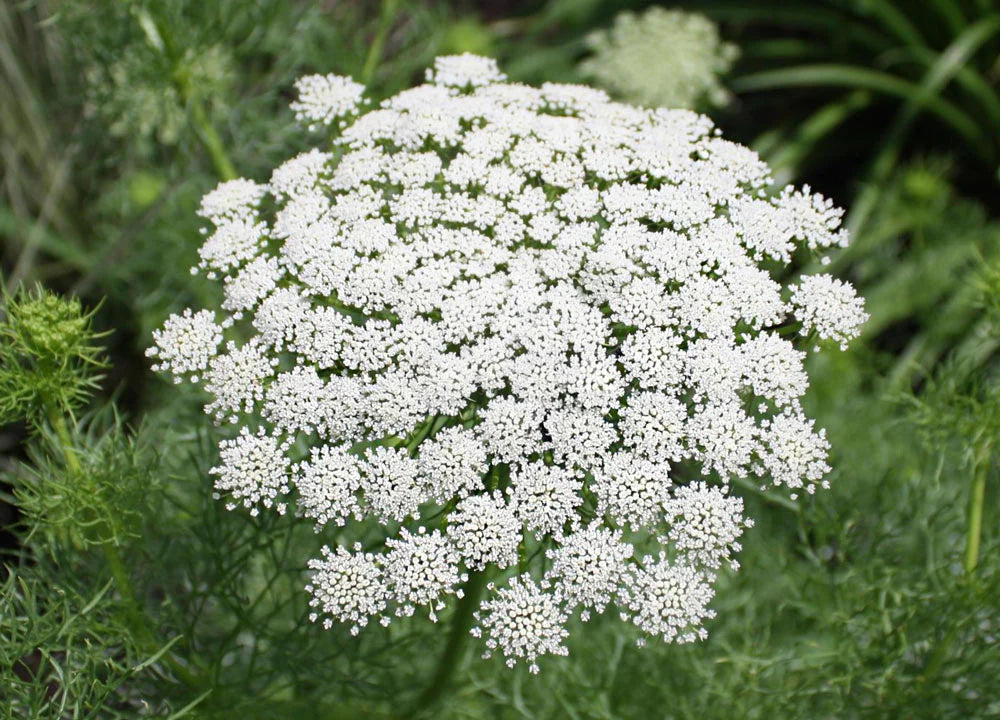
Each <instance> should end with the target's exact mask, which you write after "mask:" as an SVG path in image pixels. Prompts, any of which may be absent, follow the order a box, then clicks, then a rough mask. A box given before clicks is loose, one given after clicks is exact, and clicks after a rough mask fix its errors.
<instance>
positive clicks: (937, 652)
mask: <svg viewBox="0 0 1000 720" xmlns="http://www.w3.org/2000/svg"><path fill="white" fill-rule="evenodd" d="M989 460H990V452H989V448H988V447H987V448H984V449H982V450H981V451H980V452H978V453H977V454H976V464H975V467H974V468H973V474H972V489H971V493H970V495H969V508H968V528H967V530H966V533H965V562H964V563H963V568H964V569H965V579H966V580H969V579H971V578H972V577H973V575H974V574H975V571H976V565H978V564H979V544H980V539H981V537H982V532H983V503H984V500H985V498H986V475H987V473H988V472H989V467H990V463H989ZM959 630H960V627H959V625H958V624H954V625H952V626H951V628H949V630H948V632H947V634H945V636H944V638H942V639H941V642H939V643H938V644H937V646H936V647H935V648H934V651H933V652H932V653H931V655H930V658H929V659H928V660H927V664H926V665H925V666H924V671H923V673H921V675H920V680H921V681H922V682H924V683H927V682H930V681H931V680H933V679H934V678H936V677H937V675H938V673H939V672H941V668H942V667H943V666H944V663H945V660H946V658H947V657H948V653H949V651H950V650H951V646H952V645H953V644H954V643H955V640H956V639H957V638H958V632H959Z"/></svg>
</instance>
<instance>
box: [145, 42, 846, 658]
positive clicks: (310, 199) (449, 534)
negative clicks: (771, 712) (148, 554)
mask: <svg viewBox="0 0 1000 720" xmlns="http://www.w3.org/2000/svg"><path fill="white" fill-rule="evenodd" d="M427 81H428V82H427V84H425V85H421V86H419V87H415V88H413V89H410V90H406V91H404V92H401V93H399V94H398V95H396V96H394V97H391V98H389V99H388V100H386V101H384V102H382V103H380V104H379V105H378V106H375V107H370V106H368V105H366V104H365V102H364V101H363V99H362V88H361V87H360V86H359V85H357V84H356V83H354V82H352V81H350V80H349V79H346V78H342V77H336V76H326V77H319V76H313V77H308V78H304V79H302V80H301V81H299V83H298V90H299V99H298V101H297V102H296V103H295V104H294V105H293V106H292V107H293V109H294V110H295V112H296V114H297V116H298V118H299V119H300V120H301V121H302V122H303V123H304V124H306V125H307V126H309V127H311V128H313V129H316V130H319V131H321V132H322V133H324V135H323V136H324V137H328V136H332V139H326V140H324V141H323V142H322V143H321V147H319V148H317V149H314V150H311V151H309V152H306V153H303V154H301V155H298V156H297V157H294V158H292V159H291V160H289V161H287V162H285V163H284V164H282V165H281V166H280V167H278V168H277V169H276V170H275V171H274V173H273V174H272V176H271V178H270V180H269V181H268V182H267V184H264V185H261V184H257V183H255V182H252V181H250V180H235V181H230V182H225V183H223V184H221V185H220V186H219V187H218V188H217V189H215V190H213V191H212V192H210V193H209V194H208V195H206V196H205V198H204V200H203V202H202V205H201V209H200V214H201V215H202V216H203V217H205V218H206V219H207V220H208V221H210V222H211V224H212V225H213V226H214V227H213V228H212V229H210V230H208V231H207V233H208V234H207V238H206V240H205V243H204V245H203V247H202V248H201V251H200V255H201V260H200V262H199V263H198V267H197V268H196V271H203V272H204V273H206V274H207V275H208V276H209V277H210V278H218V279H220V280H221V285H222V297H223V299H222V301H221V307H220V308H219V309H217V310H208V309H205V310H198V311H191V310H186V311H184V312H183V313H181V314H179V315H175V316H173V317H171V318H169V319H168V320H167V321H166V322H165V324H164V325H163V328H162V329H161V330H159V331H157V332H156V333H155V346H154V347H153V348H151V349H150V350H149V355H150V356H151V357H152V358H154V360H155V365H154V367H155V369H157V370H159V371H162V372H165V373H170V374H172V375H173V376H174V377H175V378H176V380H177V381H178V382H180V381H181V380H184V379H187V380H191V381H194V382H198V383H200V384H201V385H202V387H203V388H204V389H205V390H206V391H207V392H208V394H209V395H210V398H211V399H210V400H209V401H208V402H207V404H206V411H207V412H208V413H210V414H211V415H212V416H214V417H215V418H216V419H217V420H218V421H219V422H224V423H231V424H234V425H236V426H238V428H239V429H238V432H236V433H235V434H234V437H232V438H231V439H225V440H223V441H222V443H221V446H220V455H221V461H220V463H219V465H218V466H217V467H215V468H213V469H212V471H211V473H212V475H213V476H214V478H215V487H216V489H217V491H218V492H219V493H220V494H222V495H224V496H226V497H227V498H228V504H229V507H235V506H237V505H242V506H245V507H246V508H249V510H250V512H251V514H256V513H257V512H258V510H259V509H260V508H261V507H263V508H272V509H274V510H276V511H277V512H285V511H286V508H287V507H289V505H291V506H293V507H294V508H295V509H296V512H298V513H300V514H302V515H304V516H307V517H309V518H312V519H314V520H315V522H316V526H317V530H322V529H323V528H324V527H326V526H339V527H340V530H339V535H338V537H339V538H340V540H341V542H340V544H339V545H338V546H336V547H334V548H332V549H331V548H329V547H326V548H324V549H323V552H322V556H321V557H320V558H318V559H316V560H313V561H312V562H311V563H310V567H311V568H312V571H313V572H312V578H311V580H310V584H309V585H308V588H307V589H308V591H309V592H310V593H311V594H312V601H311V602H312V606H313V607H314V609H315V614H314V615H313V619H314V620H318V619H322V621H323V623H324V624H325V625H326V626H327V627H329V626H331V624H332V623H333V622H334V621H337V622H343V623H347V624H348V625H349V626H350V628H351V629H352V631H353V632H358V631H359V630H360V629H361V628H363V627H364V626H365V625H366V624H367V623H368V622H369V621H371V620H377V621H379V622H381V623H383V624H387V623H389V621H390V619H391V618H392V617H394V616H407V615H410V614H412V613H413V612H414V611H415V610H417V609H418V608H424V609H425V611H427V612H429V614H430V616H431V618H432V619H433V618H435V613H436V612H438V611H440V610H441V609H442V608H444V607H445V605H446V603H447V601H448V600H449V598H456V599H457V598H461V597H462V594H463V589H462V587H463V583H464V582H465V581H466V579H467V578H469V576H470V575H472V574H474V573H487V574H488V576H489V578H490V579H491V580H493V582H492V583H491V584H490V585H489V586H488V590H487V596H486V598H485V599H484V600H482V602H481V604H480V605H479V607H478V610H477V612H476V614H475V617H476V623H475V627H473V628H472V632H473V634H474V635H477V636H482V637H483V638H484V643H485V647H486V650H487V654H489V653H491V652H494V651H495V652H497V653H500V654H502V655H503V656H504V657H505V659H506V660H507V663H508V664H509V665H514V664H515V663H516V662H517V661H518V660H524V661H526V662H527V663H528V664H529V666H530V668H531V670H532V671H536V670H537V668H538V666H537V664H536V660H537V658H539V657H540V656H542V655H544V654H547V653H552V654H565V653H566V647H565V645H564V639H565V638H566V636H567V630H566V623H567V621H568V619H569V618H570V617H571V616H573V615H577V614H578V615H579V616H581V617H583V619H586V618H588V617H589V616H590V615H592V614H593V613H600V612H603V611H604V610H605V609H606V608H609V607H613V608H615V611H616V612H617V613H618V614H620V615H621V617H622V618H623V619H624V620H625V621H627V622H631V623H633V624H634V625H635V626H637V627H638V629H639V630H640V631H642V633H643V634H645V635H649V636H653V637H659V638H662V639H663V640H665V641H668V642H687V641H691V640H695V639H698V638H703V637H705V635H706V631H705V628H704V623H705V621H706V619H708V618H711V617H712V616H713V614H714V613H713V611H712V610H711V609H709V607H708V605H709V602H710V600H711V598H712V595H713V582H714V579H715V575H716V573H717V572H718V571H719V569H720V568H721V567H723V566H724V565H730V566H732V567H735V566H736V562H735V559H734V553H735V552H736V551H737V550H738V549H739V547H740V546H739V537H740V535H741V533H742V531H743V529H744V528H746V527H748V526H749V525H750V524H751V523H750V521H749V520H747V519H745V518H744V517H743V503H742V501H741V500H740V498H739V497H736V496H733V495H731V494H730V492H729V483H730V481H731V480H732V479H733V478H744V479H752V481H753V482H755V483H759V484H760V485H762V486H767V487H776V486H782V487H784V488H787V489H789V491H790V492H792V493H793V494H794V493H796V492H799V491H800V490H802V489H805V490H806V491H808V492H813V490H814V489H815V488H816V487H817V486H818V485H825V482H824V480H823V477H824V474H825V473H826V472H827V471H828V469H829V468H828V467H827V464H826V460H825V458H826V454H827V450H828V444H827V441H826V438H825V436H824V433H823V431H822V430H816V429H814V427H813V422H812V421H811V420H810V419H809V418H807V417H806V416H805V415H804V414H803V410H802V407H801V405H800V402H799V399H800V397H801V396H802V394H803V393H804V391H805V389H806V386H807V382H808V381H807V377H806V374H805V371H804V369H803V357H804V351H800V350H798V349H796V346H795V343H794V342H793V341H794V340H796V339H798V340H801V341H802V342H803V343H804V344H805V346H806V347H807V349H810V350H811V349H812V348H813V347H817V348H818V347H820V346H821V345H829V344H833V345H843V344H845V343H847V342H848V341H849V340H850V339H852V338H853V337H855V336H856V335H857V333H858V328H859V325H860V324H861V323H862V322H863V321H864V320H865V318H866V315H865V313H864V310H863V304H862V301H861V300H860V299H859V298H858V297H857V296H856V295H855V293H854V291H853V289H852V288H851V287H850V286H849V285H846V284H844V283H842V282H840V281H837V280H834V279H832V278H830V277H827V276H824V275H812V276H807V277H804V278H802V279H801V280H799V281H797V282H792V283H791V284H789V285H783V284H782V283H781V282H779V281H778V280H776V279H775V278H776V277H785V276H787V275H788V274H789V273H788V268H787V267H786V266H787V265H788V264H789V263H790V262H791V261H792V256H793V253H799V252H801V253H810V252H819V253H822V252H823V251H825V250H827V249H828V248H832V247H836V246H843V245H845V244H846V242H847V236H846V234H845V232H844V231H843V230H841V229H839V223H840V219H841V215H842V211H841V210H839V209H837V208H834V207H833V206H832V204H831V203H830V202H829V201H828V200H825V199H824V198H822V197H820V196H819V195H815V194H811V193H810V192H809V190H808V188H806V189H804V190H802V191H798V190H794V189H792V188H786V189H784V190H782V191H780V192H777V193H771V194H769V193H768V192H767V187H768V184H769V172H768V168H767V166H766V165H765V164H764V163H763V162H761V160H760V159H759V158H758V157H757V155H756V154H755V153H753V152H752V151H750V150H748V149H747V148H745V147H742V146H740V145H737V144H734V143H731V142H728V141H726V140H724V139H722V138H721V137H719V134H718V132H717V131H715V130H713V127H712V124H711V123H710V121H709V120H708V119H707V118H705V117H702V116H700V115H697V114H694V113H692V112H689V111H684V110H670V111H667V110H643V109H638V108H635V107H630V106H627V105H622V104H618V103H614V102H610V101H609V99H608V97H607V96H606V95H605V94H604V93H603V92H601V91H598V90H593V89H590V88H587V87H580V86H573V85H553V84H546V85H543V86H542V87H541V88H533V87H528V86H525V85H520V84H516V83H511V82H507V81H506V79H505V76H504V75H503V74H502V73H501V72H500V70H499V69H498V68H497V66H496V63H495V62H494V61H493V60H490V59H487V58H482V57H475V56H471V55H462V56H451V57H441V58H438V59H437V60H436V62H435V64H434V68H433V70H432V71H429V72H428V75H427ZM797 335H798V336H799V337H798V338H797V337H796V336H797ZM365 519H369V522H362V521H363V520H365ZM373 528H375V529H381V531H382V537H384V540H382V541H380V542H373V541H372V532H373ZM394 528H401V529H399V530H398V531H395V530H391V529H394ZM386 536H387V537H386ZM362 540H364V542H365V545H366V546H367V548H366V549H363V548H362V545H361V541H362Z"/></svg>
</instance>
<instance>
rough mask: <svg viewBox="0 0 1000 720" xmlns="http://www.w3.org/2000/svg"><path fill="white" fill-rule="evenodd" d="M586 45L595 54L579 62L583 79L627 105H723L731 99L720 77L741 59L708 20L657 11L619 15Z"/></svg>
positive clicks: (702, 17)
mask: <svg viewBox="0 0 1000 720" xmlns="http://www.w3.org/2000/svg"><path fill="white" fill-rule="evenodd" d="M587 45H588V46H589V47H590V50H591V55H590V56H589V57H587V58H586V59H585V60H584V61H583V62H581V63H580V71H581V72H583V73H584V75H586V76H587V77H589V78H590V79H591V80H592V81H593V82H595V83H596V84H597V85H599V86H601V87H604V88H607V89H608V90H609V91H610V92H612V93H614V94H615V95H616V96H619V97H621V98H622V99H623V100H627V101H629V102H634V103H637V104H640V105H647V106H650V107H655V106H660V107H671V108H689V109H690V108H695V107H698V106H699V105H702V104H706V103H707V104H710V105H722V104H724V103H725V102H726V101H727V100H728V99H729V94H728V93H727V92H726V90H725V88H723V87H722V85H721V84H720V83H719V76H720V75H724V74H725V73H727V72H728V71H729V69H730V68H731V67H732V65H733V62H734V61H735V60H736V57H737V55H738V54H739V51H738V49H737V48H736V46H735V45H732V44H730V43H726V42H722V40H721V39H720V37H719V29H718V27H716V25H715V23H713V22H712V21H711V20H709V19H708V18H707V17H705V16H704V15H700V14H698V13H690V12H685V11H683V10H667V9H665V8H662V7H657V6H653V7H651V8H649V9H647V10H646V11H645V12H643V13H642V15H636V14H635V13H632V12H628V11H626V12H623V13H620V14H619V15H618V16H617V17H616V18H615V21H614V24H613V25H612V26H611V27H610V28H608V29H607V30H602V31H599V32H595V33H593V34H591V35H590V36H589V37H588V38H587Z"/></svg>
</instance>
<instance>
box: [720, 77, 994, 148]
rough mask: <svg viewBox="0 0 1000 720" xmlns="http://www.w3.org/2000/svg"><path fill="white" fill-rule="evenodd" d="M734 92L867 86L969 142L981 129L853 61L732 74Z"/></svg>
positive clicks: (915, 89) (948, 106)
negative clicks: (906, 103) (903, 102)
mask: <svg viewBox="0 0 1000 720" xmlns="http://www.w3.org/2000/svg"><path fill="white" fill-rule="evenodd" d="M730 87H731V88H732V90H733V91H734V92H738V93H739V92H757V91H762V90H783V89H787V88H791V87H849V88H856V89H865V90H871V91H873V92H877V93H882V94H885V95H891V96H894V97H898V98H902V99H903V100H909V101H913V102H915V103H916V105H917V107H920V108H925V109H926V110H927V111H928V112H931V113H933V114H934V115H936V116H937V117H938V118H940V119H941V120H942V121H943V122H944V123H946V124H947V125H949V126H950V127H951V128H952V129H954V130H955V131H956V132H957V133H959V135H961V136H962V137H963V138H965V139H966V141H967V142H970V143H971V144H977V143H979V142H980V141H981V138H982V132H981V130H980V128H979V126H978V125H977V123H976V122H975V121H973V120H972V119H971V118H970V117H969V116H968V115H967V114H966V113H965V112H963V111H962V110H961V108H959V107H957V106H955V105H954V104H952V103H951V102H949V101H948V100H944V99H943V98H940V97H937V96H935V95H933V94H925V93H923V92H922V91H921V86H920V85H917V84H916V83H913V82H910V81H909V80H903V79H901V78H898V77H896V76H894V75H889V74H888V73H884V72H879V71H878V70H870V69H869V68H864V67H856V66H853V65H839V64H825V63H824V64H814V65H799V66H797V67H790V68H782V69H780V70H767V71H764V72H759V73H752V74H750V75H744V76H742V77H739V78H736V79H735V80H733V81H732V82H731V83H730Z"/></svg>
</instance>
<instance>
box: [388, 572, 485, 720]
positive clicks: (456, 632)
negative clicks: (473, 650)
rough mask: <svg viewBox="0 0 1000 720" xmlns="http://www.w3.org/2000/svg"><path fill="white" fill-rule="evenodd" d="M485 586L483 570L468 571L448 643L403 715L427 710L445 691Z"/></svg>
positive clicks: (458, 662)
mask: <svg viewBox="0 0 1000 720" xmlns="http://www.w3.org/2000/svg"><path fill="white" fill-rule="evenodd" d="M485 586H486V571H485V570H483V571H480V572H474V573H472V574H471V575H469V579H468V580H466V581H465V584H464V585H463V586H462V591H463V595H462V599H461V600H460V601H459V603H458V607H456V608H455V614H454V615H453V616H452V618H451V633H450V634H449V635H448V644H447V645H445V648H444V652H443V653H442V654H441V659H440V660H439V661H438V664H437V668H436V669H435V671H434V677H433V679H432V680H431V684H430V685H428V686H427V689H426V690H424V692H423V693H421V695H420V697H419V698H417V701H416V704H415V705H414V706H413V709H412V711H411V712H410V713H408V714H407V715H406V717H417V716H418V715H420V714H421V713H423V712H424V711H426V710H429V709H430V708H432V707H433V706H434V705H435V704H437V702H438V701H439V700H440V699H441V697H442V695H444V693H445V691H446V690H447V689H448V686H449V685H450V684H451V679H452V677H453V676H454V674H455V671H456V670H457V669H458V666H459V665H460V664H461V660H462V655H463V652H464V650H465V644H466V643H467V642H468V639H469V630H470V629H471V628H472V621H473V613H475V611H476V608H477V607H478V606H479V597H480V596H481V595H482V592H483V588H484V587H485Z"/></svg>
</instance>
